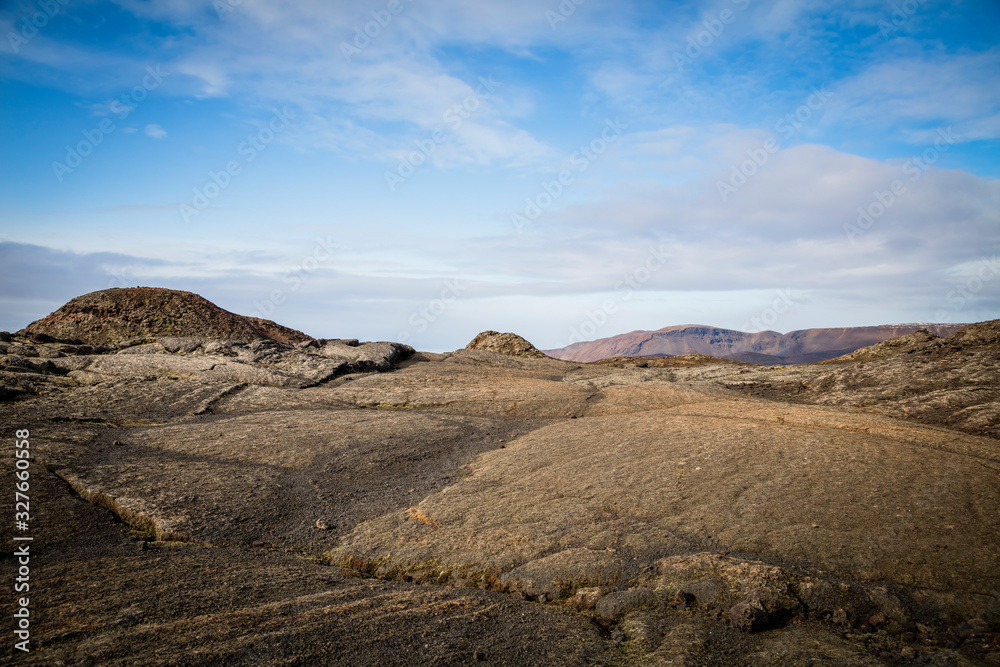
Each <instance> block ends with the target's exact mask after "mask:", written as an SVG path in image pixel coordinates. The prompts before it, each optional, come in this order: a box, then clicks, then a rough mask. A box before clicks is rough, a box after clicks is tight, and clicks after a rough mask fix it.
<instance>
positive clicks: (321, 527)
mask: <svg viewBox="0 0 1000 667" xmlns="http://www.w3.org/2000/svg"><path fill="white" fill-rule="evenodd" d="M316 528H317V529H319V530H330V524H328V523H327V522H326V521H323V519H316Z"/></svg>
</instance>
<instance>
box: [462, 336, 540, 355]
mask: <svg viewBox="0 0 1000 667" xmlns="http://www.w3.org/2000/svg"><path fill="white" fill-rule="evenodd" d="M465 349H466V350H490V351H491V352H499V353H500V354H505V355H507V356H511V357H525V358H528V359H542V358H544V357H545V355H544V354H543V353H542V352H541V351H539V350H538V348H536V347H535V346H534V345H532V344H531V343H529V342H528V341H526V340H525V339H524V338H522V337H520V336H518V335H517V334H513V333H500V332H499V331H484V332H482V333H481V334H479V335H478V336H476V337H475V338H473V339H472V341H471V342H470V343H469V344H468V345H466V346H465Z"/></svg>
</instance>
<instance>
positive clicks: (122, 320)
mask: <svg viewBox="0 0 1000 667" xmlns="http://www.w3.org/2000/svg"><path fill="white" fill-rule="evenodd" d="M25 331H27V332H28V333H33V334H46V335H49V336H52V337H53V338H58V339H64V340H74V339H75V340H81V341H83V342H85V343H89V344H91V345H106V344H114V343H119V342H122V341H126V340H130V339H133V338H142V337H147V336H149V337H159V336H202V337H205V338H218V339H225V340H237V341H243V342H250V341H253V340H256V339H258V338H270V339H272V340H276V341H278V342H280V343H300V342H303V341H308V340H313V339H312V337H311V336H307V335H306V334H304V333H302V332H301V331H296V330H295V329H289V328H288V327H283V326H281V325H279V324H275V323H274V322H272V321H270V320H263V319H260V318H258V317H247V316H245V315H237V314H236V313H231V312H229V311H228V310H224V309H223V308H219V307H218V306H216V305H215V304H214V303H212V302H211V301H209V300H208V299H205V298H204V297H201V296H199V295H197V294H193V293H192V292H181V291H178V290H171V289H165V288H162V287H128V288H112V289H106V290H101V291H99V292H91V293H90V294H84V295H83V296H78V297H76V298H75V299H71V300H70V301H68V302H66V303H65V304H64V305H63V306H62V307H61V308H59V309H58V310H56V311H54V312H52V313H50V314H49V315H46V316H45V317H43V318H42V319H40V320H37V321H35V322H32V323H31V324H29V325H28V326H27V327H26V328H25Z"/></svg>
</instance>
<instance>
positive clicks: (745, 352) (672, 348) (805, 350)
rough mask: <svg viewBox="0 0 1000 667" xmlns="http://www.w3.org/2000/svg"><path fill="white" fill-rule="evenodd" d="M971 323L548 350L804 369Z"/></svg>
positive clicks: (674, 331) (690, 337)
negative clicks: (717, 359) (800, 366)
mask: <svg viewBox="0 0 1000 667" xmlns="http://www.w3.org/2000/svg"><path fill="white" fill-rule="evenodd" d="M964 326H966V325H965V324H888V325H887V324H882V325H875V326H867V327H830V328H814V329H797V330H795V331H790V332H788V333H786V334H781V333H778V332H777V331H770V330H768V331H760V332H756V333H747V332H743V331H737V330H735V329H725V328H722V327H713V326H709V325H703V324H681V325H673V326H668V327H663V328H662V329H657V330H655V331H646V330H637V331H631V332H628V333H623V334H617V335H615V336H609V337H607V338H599V339H597V340H593V341H582V342H577V343H572V344H570V345H567V346H566V347H562V348H555V349H549V350H543V352H544V353H545V354H547V355H549V356H551V357H555V358H556V359H563V360H565V361H576V362H589V361H599V360H601V359H607V358H610V357H660V356H677V355H682V354H706V355H710V356H714V357H720V358H723V359H732V360H735V361H746V362H750V363H757V364H800V363H812V362H816V361H824V360H827V359H832V358H835V357H839V356H843V355H845V354H849V353H851V352H853V351H855V350H858V349H860V348H862V347H867V346H870V345H875V344H877V343H881V342H882V341H885V340H889V339H891V338H897V337H899V336H904V335H907V334H911V333H914V332H916V331H920V330H927V331H929V332H930V333H933V334H935V335H937V336H948V335H950V334H953V333H956V332H958V331H959V330H960V329H962V328H963V327H964Z"/></svg>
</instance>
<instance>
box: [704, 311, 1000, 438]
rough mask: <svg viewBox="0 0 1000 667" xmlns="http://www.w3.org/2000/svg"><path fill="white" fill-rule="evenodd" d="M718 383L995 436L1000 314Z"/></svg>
mask: <svg viewBox="0 0 1000 667" xmlns="http://www.w3.org/2000/svg"><path fill="white" fill-rule="evenodd" d="M718 382H719V383H720V384H722V385H723V386H726V387H729V388H731V389H736V390H738V391H739V392H741V393H744V392H745V393H750V394H752V395H754V396H760V397H762V398H770V399H774V400H782V401H792V402H796V403H812V404H817V405H840V406H850V407H852V408H855V409H859V410H864V411H866V412H876V413H880V414H884V415H890V416H893V417H899V418H904V419H910V420H915V421H919V422H923V423H926V424H934V425H938V426H945V427H947V428H951V429H956V430H960V431H965V432H966V433H974V434H977V435H986V436H991V437H994V438H1000V320H992V321H989V322H979V323H978V324H970V325H968V326H966V327H964V328H963V329H961V330H960V331H958V332H957V333H954V334H952V335H950V336H943V337H942V336H936V335H934V334H933V333H931V332H930V331H927V330H926V329H922V330H920V331H916V332H913V333H911V334H907V335H905V336H901V337H899V338H894V339H892V340H887V341H884V342H881V343H878V344H876V345H872V346H869V347H864V348H861V349H859V350H856V351H854V352H851V353H850V354H847V355H844V356H841V357H837V358H836V359H830V360H827V361H823V362H819V363H816V364H810V365H807V366H795V367H789V368H786V369H759V368H758V369H743V370H741V371H739V372H738V373H736V374H731V375H729V376H728V377H725V378H719V379H718Z"/></svg>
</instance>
